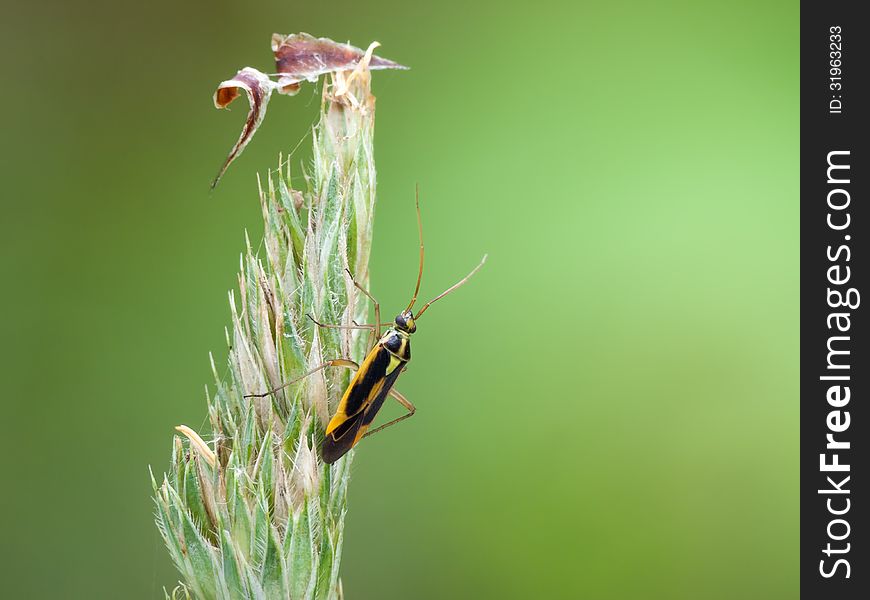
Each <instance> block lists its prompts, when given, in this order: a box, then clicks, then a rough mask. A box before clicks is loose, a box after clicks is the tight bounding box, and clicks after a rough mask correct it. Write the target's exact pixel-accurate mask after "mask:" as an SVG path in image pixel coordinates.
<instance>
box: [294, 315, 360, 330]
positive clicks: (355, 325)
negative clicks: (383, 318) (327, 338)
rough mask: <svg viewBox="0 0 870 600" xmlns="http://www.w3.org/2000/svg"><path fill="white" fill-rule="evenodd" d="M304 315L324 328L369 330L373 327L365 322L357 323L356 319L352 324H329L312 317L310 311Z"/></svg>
mask: <svg viewBox="0 0 870 600" xmlns="http://www.w3.org/2000/svg"><path fill="white" fill-rule="evenodd" d="M306 316H307V317H308V318H309V319H311V320H312V321H313V322H314V324H315V325H317V326H318V327H323V328H324V329H369V330H374V329H375V326H374V325H369V324H367V323H363V324H360V323H357V322H356V321H354V322H353V325H331V324H329V323H321V322H320V321H318V320H317V319H315V318H314V317H312V316H311V313H309V314H308V315H306Z"/></svg>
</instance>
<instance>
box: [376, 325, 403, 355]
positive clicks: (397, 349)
mask: <svg viewBox="0 0 870 600" xmlns="http://www.w3.org/2000/svg"><path fill="white" fill-rule="evenodd" d="M378 343H379V344H380V345H382V346H383V347H384V348H385V349H386V350H387V351H388V352H389V353H390V354H392V355H393V356H395V357H396V358H398V359H399V360H402V361H405V362H408V361H409V360H411V335H410V334H409V333H408V332H406V331H401V330H399V329H396V328H395V327H391V328H390V329H388V330H387V332H386V333H385V334H384V335H383V336H382V337H381V340H380V342H378Z"/></svg>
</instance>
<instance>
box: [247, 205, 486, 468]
mask: <svg viewBox="0 0 870 600" xmlns="http://www.w3.org/2000/svg"><path fill="white" fill-rule="evenodd" d="M416 205H417V229H418V231H419V235H420V268H419V270H418V272H417V285H416V287H415V288H414V295H413V297H412V298H411V301H410V302H409V303H408V307H407V308H406V309H405V310H403V311H402V312H401V313H399V314H398V315H397V316H396V319H395V322H393V323H381V309H380V305H379V304H378V302H377V300H375V298H374V297H373V296H372V295H371V294H370V293H369V292H368V291H367V290H366V289H365V288H363V287H362V286H361V285H360V284H359V283H357V282H356V280H355V279H354V278H353V274H352V273H350V271H347V273H348V275H349V276H350V278H351V280H352V281H353V284H354V286H356V288H357V289H358V290H359V291H361V292H362V293H363V294H365V295H366V296H367V297H368V298H369V299H370V300H371V301H372V303H373V304H374V308H375V323H374V324H372V325H368V324H366V325H354V326H352V327H348V326H343V325H329V324H324V323H320V322H318V321H317V320H316V319H314V317H312V316H311V315H308V317H309V318H310V319H311V320H312V321H314V323H315V324H317V325H318V326H319V327H326V328H335V329H369V330H370V331H371V332H372V333H373V334H374V339H375V340H376V341H375V343H374V345H372V347H371V348H370V349H369V351H368V354H367V355H366V357H365V360H363V362H362V364H359V365H358V364H357V363H355V362H353V361H352V360H348V359H344V358H339V359H333V360H328V361H326V362H324V363H323V364H321V365H318V366H317V367H314V368H313V369H311V370H309V371H308V372H306V373H304V374H303V375H301V376H300V377H297V378H295V379H293V380H292V381H288V382H287V383H285V384H283V385H281V386H279V387H277V388H275V389H273V390H269V391H268V392H265V393H263V394H250V395H247V396H245V397H246V398H262V397H265V396H268V395H269V394H272V393H274V392H276V391H278V390H281V389H283V388H286V387H288V386H290V385H293V384H294V383H297V382H298V381H301V380H302V379H305V378H306V377H308V376H310V375H313V374H314V373H316V372H318V371H320V370H322V369H325V368H327V367H345V368H348V369H353V370H354V371H356V373H355V374H354V376H353V379H351V381H350V384H349V385H348V386H347V389H346V390H345V391H344V394H343V395H342V397H341V402H340V403H339V405H338V409H337V410H336V412H335V415H333V417H332V419H331V420H330V421H329V424H328V425H327V426H326V438H325V439H324V441H323V446H322V447H321V455H322V456H323V460H324V461H325V462H326V463H328V464H332V463H334V462H335V461H337V460H338V459H339V458H341V457H342V456H344V455H345V454H346V453H347V452H348V451H349V450H350V449H351V448H353V447H354V446H355V445H356V444H357V443H358V442H359V441H360V440H361V439H363V438H364V437H366V436H369V435H372V434H374V433H377V432H378V431H381V430H383V429H386V428H387V427H389V426H390V425H395V424H396V423H398V422H399V421H404V420H405V419H408V418H410V417H411V416H413V414H414V413H415V412H416V410H417V409H416V408H415V407H414V405H413V404H411V402H410V401H409V400H408V399H407V398H405V396H403V395H402V394H400V393H399V392H398V390H396V389H395V388H394V386H395V384H396V380H397V379H398V378H399V375H401V374H402V371H404V369H405V366H406V365H407V364H408V363H409V362H410V361H411V334H413V333H414V332H415V331H417V321H419V320H420V317H421V316H422V315H423V313H424V312H426V310H427V309H428V308H429V307H430V306H432V304H433V303H435V302H437V301H438V300H440V299H441V298H443V297H444V296H446V295H448V294H450V293H451V292H453V291H454V290H456V289H457V288H459V287H460V286H462V285H463V284H465V283H466V282H467V281H468V280H469V279H471V277H472V276H474V274H475V273H477V272H478V271H479V270H480V268H481V267H482V266H483V264H484V263H485V262H486V255H484V257H483V259H482V260H481V261H480V264H479V265H477V266H476V267H475V268H474V269H472V270H471V272H470V273H469V274H468V275H466V276H465V277H463V278H462V279H460V280H459V281H458V282H456V283H455V284H453V285H452V286H450V287H449V288H447V289H446V290H444V291H443V292H441V293H440V294H438V295H437V296H435V297H434V298H433V299H432V300H430V301H429V302H427V303H426V304H424V305H423V307H422V308H421V309H420V310H419V311H418V312H417V314H416V315H414V313H413V312H412V311H411V309H412V308H414V304H415V303H416V301H417V295H418V294H419V292H420V282H421V281H422V279H423V256H424V250H423V221H422V219H421V217H420V200H419V194H418V197H417V200H416ZM382 325H384V326H387V327H388V329H387V331H386V332H385V333H384V334H383V335H381V326H382ZM387 396H392V397H393V398H395V399H396V400H397V401H398V402H399V404H401V405H402V406H403V407H405V409H406V410H407V411H408V412H407V413H406V414H404V415H402V416H401V417H398V418H396V419H393V420H392V421H389V422H388V423H385V424H383V425H380V426H378V427H376V428H375V429H372V430H371V431H369V427H370V426H371V424H372V422H373V421H374V419H375V417H376V416H377V414H378V411H380V410H381V407H382V406H383V404H384V401H385V400H386V399H387Z"/></svg>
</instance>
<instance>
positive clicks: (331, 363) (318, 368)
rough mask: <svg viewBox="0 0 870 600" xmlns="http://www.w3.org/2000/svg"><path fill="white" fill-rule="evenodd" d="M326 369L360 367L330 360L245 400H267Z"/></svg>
mask: <svg viewBox="0 0 870 600" xmlns="http://www.w3.org/2000/svg"><path fill="white" fill-rule="evenodd" d="M326 367H346V368H348V369H353V370H354V371H357V370H359V365H358V364H356V363H355V362H353V361H352V360H347V359H345V358H336V359H333V360H328V361H326V362H325V363H323V364H322V365H318V366H316V367H314V368H313V369H311V370H310V371H307V372H305V373H303V374H302V375H300V376H299V377H297V378H295V379H291V380H290V381H288V382H287V383H285V384H283V385H279V386H278V387H276V388H274V389H271V390H269V391H268V392H263V393H262V394H245V396H244V397H245V398H265V397H266V396H268V395H270V394H274V393H275V392H277V391H280V390H283V389H284V388H286V387H288V386H291V385H293V384H294V383H296V382H297V381H302V380H303V379H305V378H306V377H308V376H309V375H314V374H315V373H317V372H318V371H322V370H323V369H325V368H326Z"/></svg>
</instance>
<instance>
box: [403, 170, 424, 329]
mask: <svg viewBox="0 0 870 600" xmlns="http://www.w3.org/2000/svg"><path fill="white" fill-rule="evenodd" d="M415 202H416V204H417V229H418V230H419V232H420V270H419V271H418V272H417V287H415V288H414V296H413V297H412V298H411V302H410V303H409V304H408V308H406V309H405V312H408V311H409V310H411V308H413V306H414V303H415V302H416V301H417V294H419V293H420V282H421V281H422V280H423V219H422V218H421V217H420V184H419V183H418V184H417V191H416V194H415Z"/></svg>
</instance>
